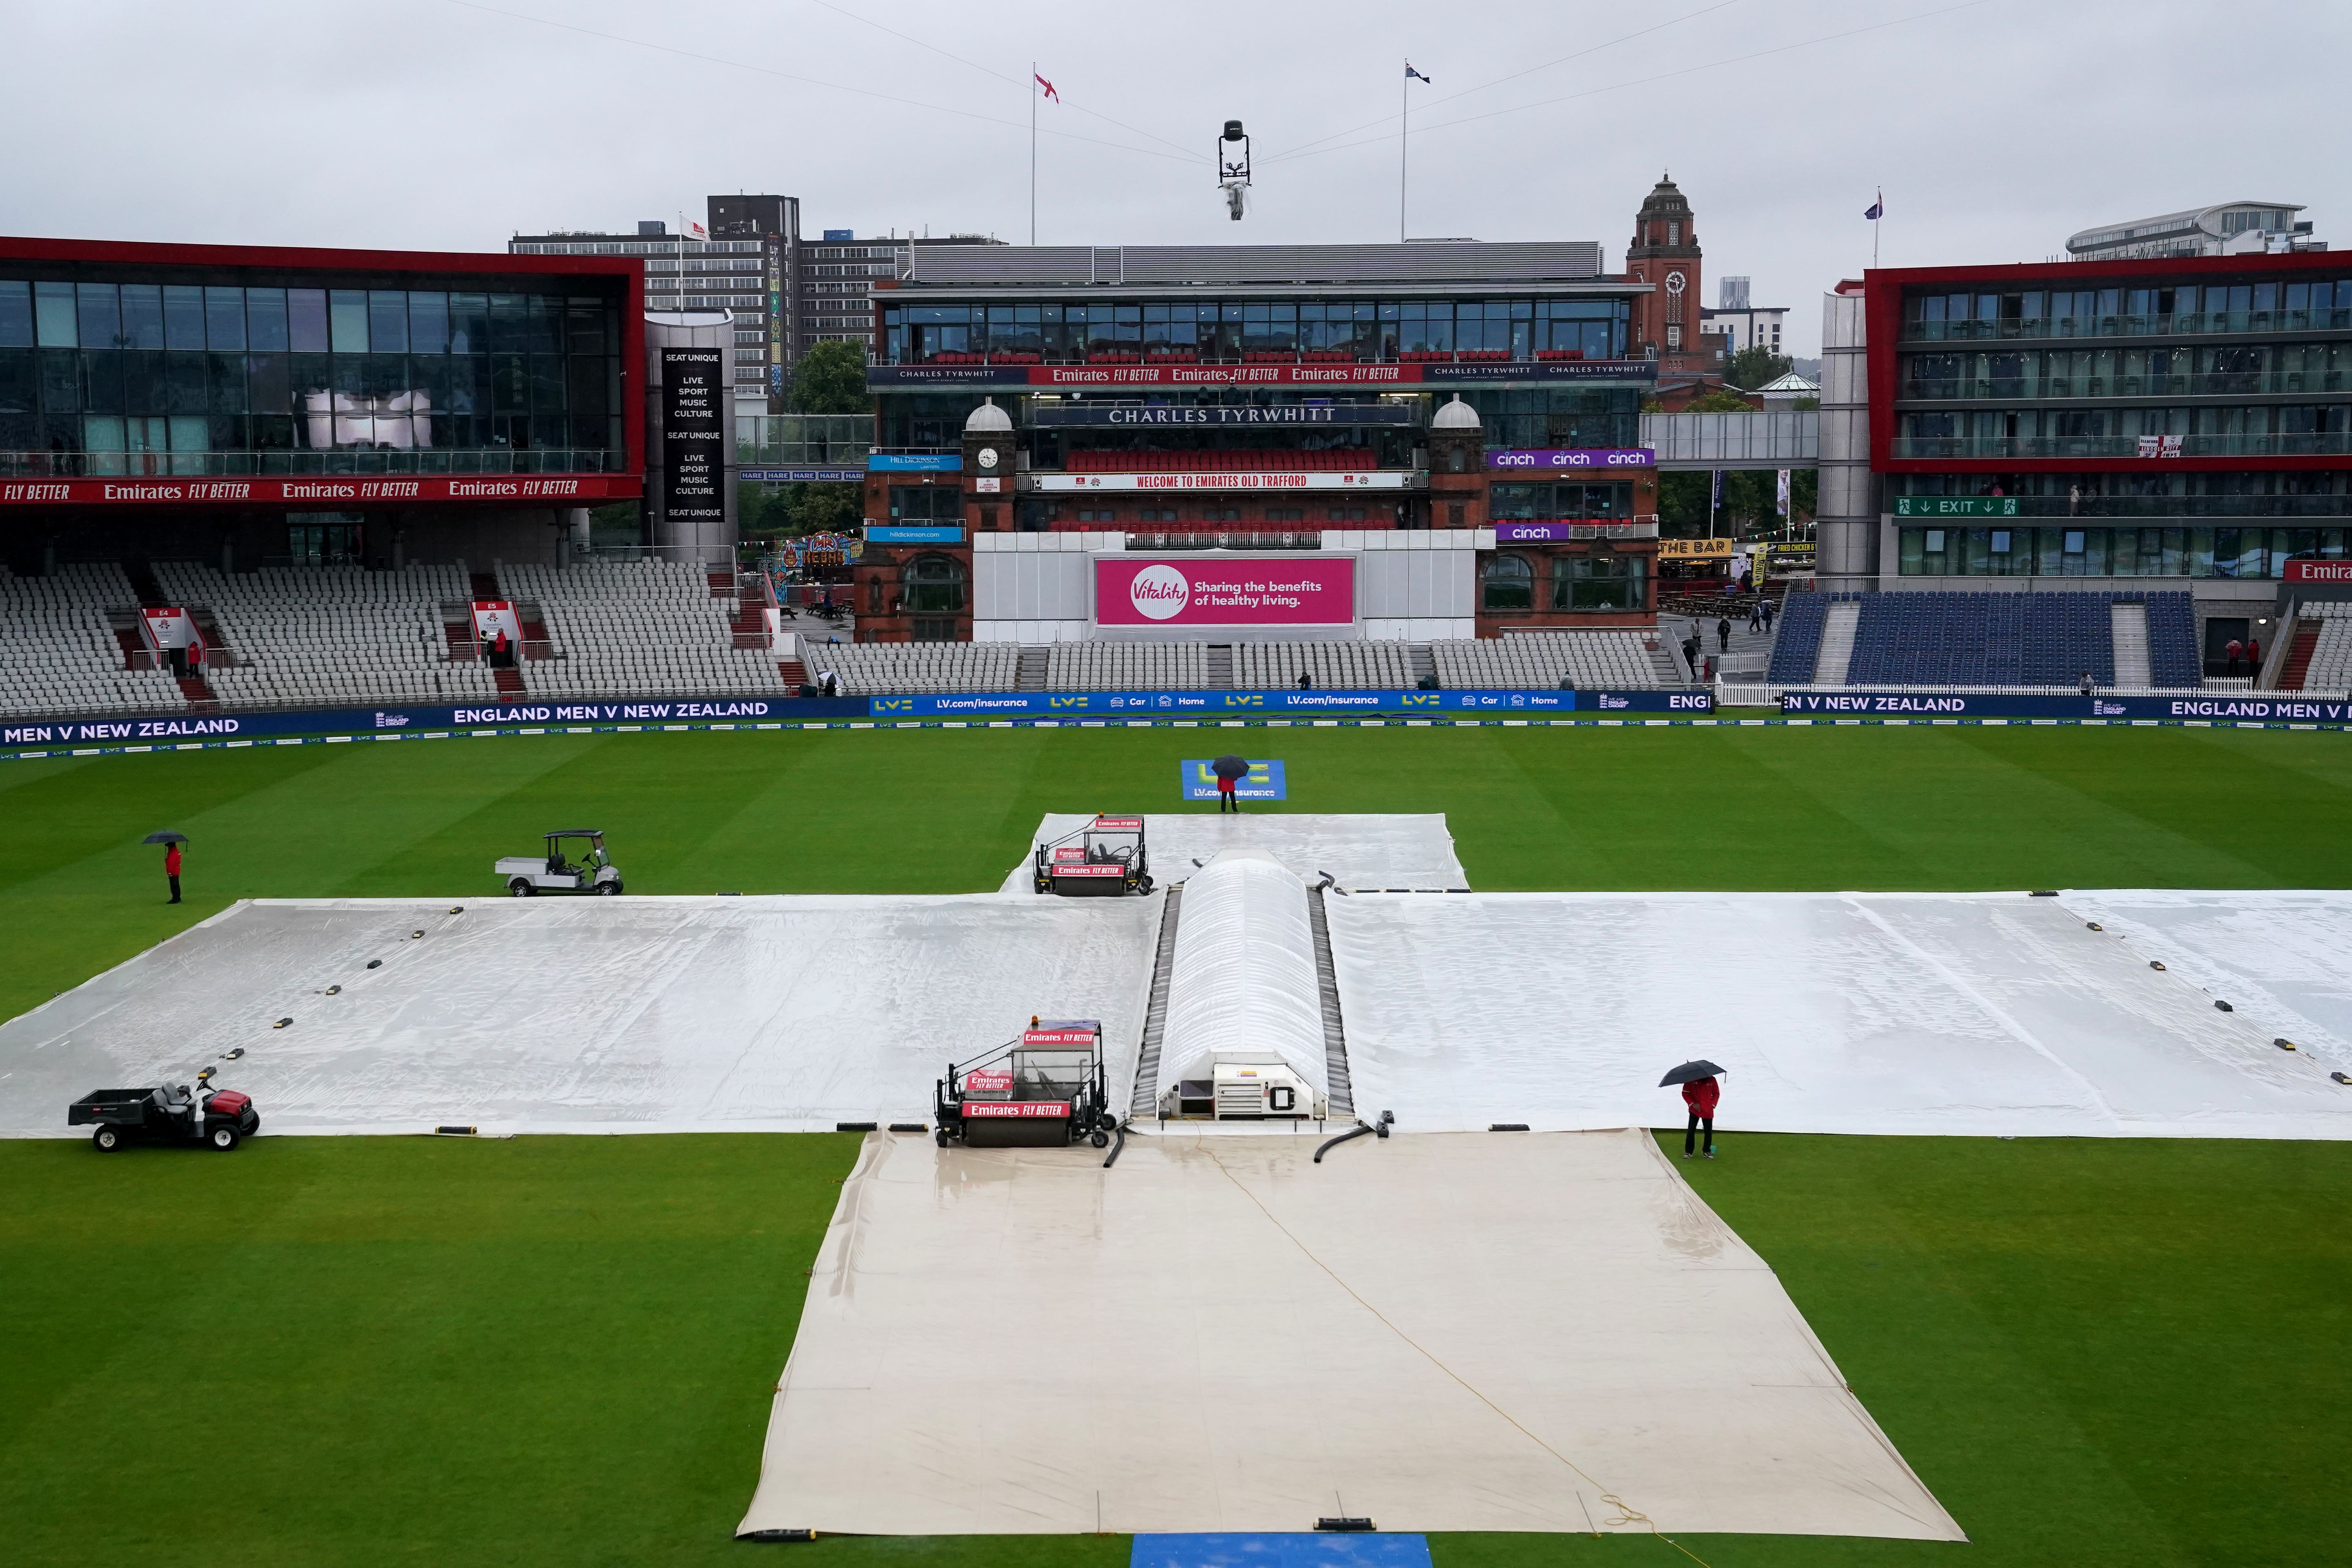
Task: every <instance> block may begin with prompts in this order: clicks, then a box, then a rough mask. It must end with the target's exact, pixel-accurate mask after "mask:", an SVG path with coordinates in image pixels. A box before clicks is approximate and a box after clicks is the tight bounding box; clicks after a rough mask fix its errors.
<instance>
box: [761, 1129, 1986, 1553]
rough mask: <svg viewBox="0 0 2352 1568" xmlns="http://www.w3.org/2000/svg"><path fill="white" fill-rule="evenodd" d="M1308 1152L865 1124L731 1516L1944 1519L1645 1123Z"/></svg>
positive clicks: (1946, 1528)
mask: <svg viewBox="0 0 2352 1568" xmlns="http://www.w3.org/2000/svg"><path fill="white" fill-rule="evenodd" d="M1316 1142H1317V1140H1316V1139H1315V1138H1314V1137H1313V1136H1311V1135H1300V1136H1296V1137H1284V1136H1280V1135H1270V1134H1269V1135H1260V1136H1256V1137H1246V1138H1236V1137H1233V1136H1230V1135H1224V1136H1220V1135H1218V1134H1216V1133H1213V1132H1211V1133H1197V1134H1196V1133H1189V1132H1187V1133H1175V1134H1170V1135H1160V1134H1147V1135H1142V1136H1130V1137H1129V1140H1128V1143H1127V1148H1126V1151H1125V1152H1124V1153H1123V1154H1122V1156H1121V1157H1120V1159H1119V1162H1118V1164H1117V1165H1116V1166H1114V1167H1112V1168H1111V1169H1109V1170H1105V1169H1104V1168H1103V1164H1102V1161H1101V1159H1100V1158H1099V1157H1098V1156H1097V1155H1096V1154H1095V1153H1094V1152H1093V1151H1092V1150H1089V1149H1050V1150H1049V1149H1001V1150H999V1149H981V1150H966V1149H935V1148H933V1147H932V1145H931V1142H930V1141H929V1139H927V1138H918V1137H913V1136H900V1137H893V1136H891V1135H890V1134H887V1133H877V1134H875V1135H873V1136H871V1137H869V1138H868V1139H867V1140H866V1147H865V1150H864V1152H863V1154H862V1157H861V1158H860V1160H859V1162H858V1165H857V1168H856V1172H855V1173H853V1174H852V1175H851V1177H850V1179H849V1181H848V1182H847V1183H846V1184H845V1185H844V1186H843V1188H842V1193H841V1198H840V1201H839V1204H838V1206H837V1207H836V1208H835V1213H834V1220H833V1225H832V1226H831V1228H830V1229H829V1230H828V1231H827V1232H826V1235H825V1240H824V1246H823V1247H822V1248H821V1249H820V1250H819V1252H818V1255H817V1264H816V1268H814V1270H813V1271H812V1274H811V1277H810V1279H809V1287H808V1296H807V1300H806V1303H805V1305H804V1306H803V1308H802V1310H801V1316H800V1328H799V1332H798V1334H797V1336H796V1337H795V1338H794V1340H793V1349H792V1357H791V1361H790V1363H789V1364H787V1365H786V1367H785V1368H784V1371H783V1375H782V1378H781V1379H779V1381H778V1384H777V1392H776V1398H775V1403H774V1406H773V1410H772V1415H771V1416H770V1420H769V1426H768V1440H767V1447H766V1452H765V1456H764V1459H763V1462H762V1465H761V1478H760V1486H759V1490H758V1492H757V1493H756V1494H755V1495H754V1497H753V1499H752V1500H751V1508H750V1510H749V1511H748V1512H747V1514H746V1516H745V1518H744V1520H743V1521H742V1524H741V1525H740V1527H739V1528H740V1530H742V1531H754V1530H808V1529H814V1530H818V1531H843V1532H847V1533H855V1534H874V1535H956V1534H1021V1535H1073V1534H1088V1533H1092V1532H1094V1531H1098V1530H1099V1531H1112V1532H1115V1533H1123V1532H1127V1531H1286V1532H1289V1531H1296V1532H1301V1533H1304V1532H1306V1531H1311V1530H1312V1529H1313V1528H1314V1525H1315V1521H1316V1520H1317V1519H1318V1518H1319V1517H1322V1516H1325V1515H1329V1514H1338V1513H1346V1514H1356V1515H1368V1516H1370V1518H1372V1519H1373V1520H1375V1521H1378V1522H1379V1525H1380V1528H1381V1530H1383V1531H1433V1530H1444V1531H1460V1530H1493V1531H1553V1532H1560V1533H1575V1534H1587V1533H1592V1532H1596V1531H1620V1532H1625V1533H1633V1534H1646V1533H1648V1532H1649V1531H1650V1530H1651V1529H1652V1527H1653V1525H1654V1527H1655V1528H1656V1529H1657V1530H1659V1531H1664V1532H1666V1533H1668V1534H1679V1533H1681V1532H1684V1531H1752V1532H1758V1533H1774V1534H1780V1533H1792V1534H1809V1535H1862V1536H1886V1537H1896V1538H1900V1539H1906V1540H1913V1541H1960V1540H1964V1539H1965V1537H1964V1536H1963V1535H1962V1534H1961V1531H1960V1527H1959V1525H1958V1523H1956V1522H1955V1521H1953V1519H1952V1517H1951V1516H1950V1515H1949V1514H1948V1513H1947V1512H1945V1510H1943V1509H1942V1508H1941V1507H1940V1506H1939V1505H1938V1504H1937V1501H1936V1499H1935V1498H1934V1497H1933V1496H1932V1495H1931V1494H1930V1493H1929V1491H1928V1489H1927V1486H1926V1485H1925V1484H1923V1483H1922V1479H1921V1478H1919V1477H1918V1476H1916V1475H1914V1474H1913V1473H1912V1472H1911V1470H1910V1468H1909V1467H1908V1466H1906V1464H1905V1463H1904V1461H1903V1457H1902V1455H1900V1454H1899V1453H1897V1452H1896V1451H1895V1447H1894V1445H1893V1444H1892V1443H1890V1442H1889V1441H1888V1440H1887V1438H1886V1436H1885V1434H1884V1433H1882V1432H1881V1431H1880V1430H1879V1429H1878V1426H1876V1424H1875V1423H1874V1422H1873V1421H1872V1420H1871V1418H1870V1414H1869V1412H1868V1411H1866V1410H1865V1409H1864V1407H1863V1405H1862V1402H1861V1400H1859V1399H1857V1398H1856V1397H1855V1395H1854V1394H1853V1393H1852V1392H1851V1391H1849V1390H1848V1389H1847V1387H1846V1385H1845V1380H1844V1378H1843V1376H1842V1375H1841V1374H1840V1373H1839V1371H1838V1368H1837V1365H1836V1363H1834V1362H1833V1361H1832V1360H1831V1358H1830V1354H1829V1352H1828V1351H1827V1350H1825V1349H1824V1348H1823V1347H1822V1343H1821V1342H1820V1341H1819V1340H1817V1339H1816V1338H1815V1337H1814V1336H1813V1333H1812V1331H1811V1329H1810V1328H1808V1327H1807V1326H1806V1323H1805V1320H1804V1318H1803V1316H1802V1315H1801V1313H1800V1312H1799V1311H1798V1310H1797V1307H1796V1304H1795V1303H1794V1302H1792V1301H1791V1300H1790V1299H1789V1296H1788V1293H1787V1292H1786V1291H1785V1290H1783V1289H1781V1288H1780V1280H1779V1279H1777V1278H1775V1277H1774V1275H1773V1273H1772V1270H1771V1269H1770V1268H1768V1267H1767V1266H1766V1265H1765V1263H1764V1260H1763V1259H1762V1258H1759V1257H1758V1256H1757V1255H1756V1253H1755V1252H1754V1251H1753V1250H1752V1249H1751V1248H1749V1247H1748V1245H1747V1244H1746V1243H1745V1242H1743V1241H1741V1240H1740V1238H1739V1237H1738V1236H1737V1235H1736V1234H1735V1233H1734V1232H1733V1231H1732V1230H1731V1228H1730V1227H1729V1226H1726V1225H1725V1224H1724V1223H1723V1222H1722V1220H1721V1219H1719V1218H1717V1215H1715V1213H1714V1212H1713V1211H1712V1210H1710V1209H1709V1208H1708V1207H1707V1206H1706V1204H1704V1203H1702V1202H1701V1201H1700V1200H1699V1199H1698V1197H1697V1195H1696V1194H1694V1193H1692V1192H1691V1190H1690V1189H1689V1187H1687V1186H1686V1185H1685V1184H1684V1183H1683V1182H1682V1180H1681V1179H1680V1173H1679V1171H1678V1170H1677V1169H1676V1167H1675V1166H1674V1165H1672V1164H1669V1163H1667V1162H1666V1161H1665V1160H1664V1159H1662V1158H1661V1157H1660V1155H1659V1153H1658V1150H1657V1146H1656V1144H1655V1143H1654V1142H1653V1141H1652V1140H1651V1139H1650V1137H1649V1136H1648V1135H1647V1134H1646V1133H1640V1132H1598V1133H1550V1134H1547V1133H1488V1132H1473V1133H1460V1134H1453V1135H1445V1134H1418V1133H1402V1134H1399V1135H1398V1136H1396V1137H1393V1138H1389V1139H1372V1138H1360V1139H1357V1140H1356V1141H1354V1142H1350V1143H1349V1144H1347V1145H1345V1146H1343V1147H1341V1148H1339V1149H1335V1150H1333V1151H1332V1152H1331V1153H1330V1155H1329V1156H1328V1158H1327V1159H1326V1160H1325V1161H1324V1163H1322V1164H1320V1165H1318V1164H1315V1163H1312V1161H1313V1154H1314V1151H1315V1147H1316ZM1927 1479H1929V1480H1932V1479H1934V1478H1932V1477H1930V1478H1927ZM1643 1550H1645V1551H1648V1552H1650V1554H1651V1555H1650V1557H1649V1558H1648V1559H1645V1561H1657V1562H1664V1561H1666V1560H1668V1559H1672V1560H1674V1561H1680V1559H1679V1558H1677V1557H1675V1553H1674V1552H1672V1551H1670V1550H1669V1549H1667V1548H1666V1547H1665V1546H1664V1544H1663V1543H1653V1544H1652V1545H1651V1546H1649V1547H1646V1548H1643Z"/></svg>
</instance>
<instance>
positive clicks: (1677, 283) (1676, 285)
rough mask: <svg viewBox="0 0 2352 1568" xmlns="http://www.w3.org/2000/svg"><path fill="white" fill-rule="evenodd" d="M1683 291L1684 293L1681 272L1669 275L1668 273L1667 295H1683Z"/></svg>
mask: <svg viewBox="0 0 2352 1568" xmlns="http://www.w3.org/2000/svg"><path fill="white" fill-rule="evenodd" d="M1682 291H1683V275H1682V274H1681V273H1679V272H1669V273H1667V274H1666V292H1667V293H1669V294H1679V293H1681V292H1682Z"/></svg>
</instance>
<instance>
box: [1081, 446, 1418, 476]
mask: <svg viewBox="0 0 2352 1568" xmlns="http://www.w3.org/2000/svg"><path fill="white" fill-rule="evenodd" d="M1380 466H1381V465H1380V458H1379V456H1378V454H1376V453H1375V452H1373V450H1372V449H1371V448H1370V447H1319V448H1314V449H1309V448H1306V447H1278V448H1273V449H1268V448H1265V447H1243V448H1240V449H1238V450H1234V451H1227V452H1072V453H1071V454H1070V455H1069V470H1068V471H1069V472H1071V473H1074V474H1245V473H1283V474H1297V473H1348V472H1355V471H1360V470H1363V469H1368V468H1379V467H1380Z"/></svg>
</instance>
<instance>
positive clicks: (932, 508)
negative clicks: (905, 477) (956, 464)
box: [890, 485, 963, 523]
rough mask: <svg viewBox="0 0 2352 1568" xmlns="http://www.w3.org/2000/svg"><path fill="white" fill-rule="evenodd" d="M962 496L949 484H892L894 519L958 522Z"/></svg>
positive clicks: (961, 514) (960, 518)
mask: <svg viewBox="0 0 2352 1568" xmlns="http://www.w3.org/2000/svg"><path fill="white" fill-rule="evenodd" d="M962 520H963V496H962V493H961V491H959V490H958V489H956V488H955V487H954V486H952V485H892V486H891V487H890V521H893V522H918V523H921V522H961V521H962Z"/></svg>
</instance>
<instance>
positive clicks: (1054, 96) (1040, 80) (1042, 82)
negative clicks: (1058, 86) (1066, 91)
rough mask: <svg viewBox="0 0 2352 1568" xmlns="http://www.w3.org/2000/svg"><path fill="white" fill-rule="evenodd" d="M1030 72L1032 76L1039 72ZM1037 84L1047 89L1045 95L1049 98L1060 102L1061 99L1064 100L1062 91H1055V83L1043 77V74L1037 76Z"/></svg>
mask: <svg viewBox="0 0 2352 1568" xmlns="http://www.w3.org/2000/svg"><path fill="white" fill-rule="evenodd" d="M1029 74H1030V75H1031V76H1037V73H1036V72H1035V71H1031V72H1030V73H1029ZM1037 85H1038V86H1039V87H1042V88H1044V89H1045V96H1046V97H1047V98H1050V99H1052V100H1054V101H1055V103H1059V102H1061V101H1062V95H1061V94H1060V93H1058V92H1055V90H1054V84H1053V83H1052V82H1050V81H1047V80H1046V79H1045V78H1044V77H1042V76H1037Z"/></svg>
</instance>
